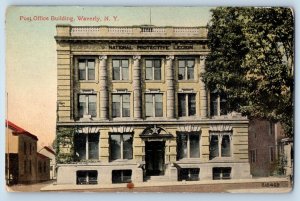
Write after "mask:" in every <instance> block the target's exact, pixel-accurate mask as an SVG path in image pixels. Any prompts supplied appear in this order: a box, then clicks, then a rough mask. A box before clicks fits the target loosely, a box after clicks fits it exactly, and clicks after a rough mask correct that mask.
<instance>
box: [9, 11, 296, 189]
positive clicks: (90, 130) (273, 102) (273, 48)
mask: <svg viewBox="0 0 300 201" xmlns="http://www.w3.org/2000/svg"><path fill="white" fill-rule="evenodd" d="M6 38H7V39H6V73H7V74H6V98H5V100H6V102H7V105H6V112H7V114H6V131H5V133H6V149H5V150H6V152H5V159H6V164H5V179H6V184H7V190H8V191H10V192H16V191H24V192H27V191H43V192H49V191H51V192H55V191H77V192H78V191H79V192H82V191H91V192H125V191H126V192H232V193H238V192H245V193H246V192H248V193H249V192H250V193H274V192H281V193H283V192H290V191H291V190H292V187H293V161H294V157H293V156H294V154H293V150H294V143H293V133H294V129H293V123H294V117H293V114H294V106H293V92H294V13H293V10H292V9H291V8H287V7H67V6H65V7H60V6H53V7H51V6H50V7H49V6H47V7H46V6H45V7H30V6H29V7H21V6H11V7H9V8H8V9H7V13H6Z"/></svg>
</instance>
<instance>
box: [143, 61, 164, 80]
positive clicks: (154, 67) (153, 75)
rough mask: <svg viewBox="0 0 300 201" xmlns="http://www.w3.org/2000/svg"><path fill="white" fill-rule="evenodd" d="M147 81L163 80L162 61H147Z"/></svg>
mask: <svg viewBox="0 0 300 201" xmlns="http://www.w3.org/2000/svg"><path fill="white" fill-rule="evenodd" d="M146 80H161V61H160V60H159V59H152V60H146Z"/></svg>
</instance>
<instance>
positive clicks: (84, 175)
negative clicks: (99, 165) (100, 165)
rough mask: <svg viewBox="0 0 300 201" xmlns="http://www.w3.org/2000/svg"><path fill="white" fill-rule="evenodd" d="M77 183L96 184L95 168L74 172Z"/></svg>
mask: <svg viewBox="0 0 300 201" xmlns="http://www.w3.org/2000/svg"><path fill="white" fill-rule="evenodd" d="M76 176H77V182H76V183H77V185H84V184H97V183H98V172H97V171H96V170H88V171H83V170H79V171H77V172H76Z"/></svg>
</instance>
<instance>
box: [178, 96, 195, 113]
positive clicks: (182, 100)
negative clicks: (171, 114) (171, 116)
mask: <svg viewBox="0 0 300 201" xmlns="http://www.w3.org/2000/svg"><path fill="white" fill-rule="evenodd" d="M193 115H196V94H192V93H187V94H184V93H179V94H178V116H179V117H185V116H193Z"/></svg>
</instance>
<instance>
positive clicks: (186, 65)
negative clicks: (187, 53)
mask: <svg viewBox="0 0 300 201" xmlns="http://www.w3.org/2000/svg"><path fill="white" fill-rule="evenodd" d="M194 66H195V60H194V59H185V60H178V80H193V79H194Z"/></svg>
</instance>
